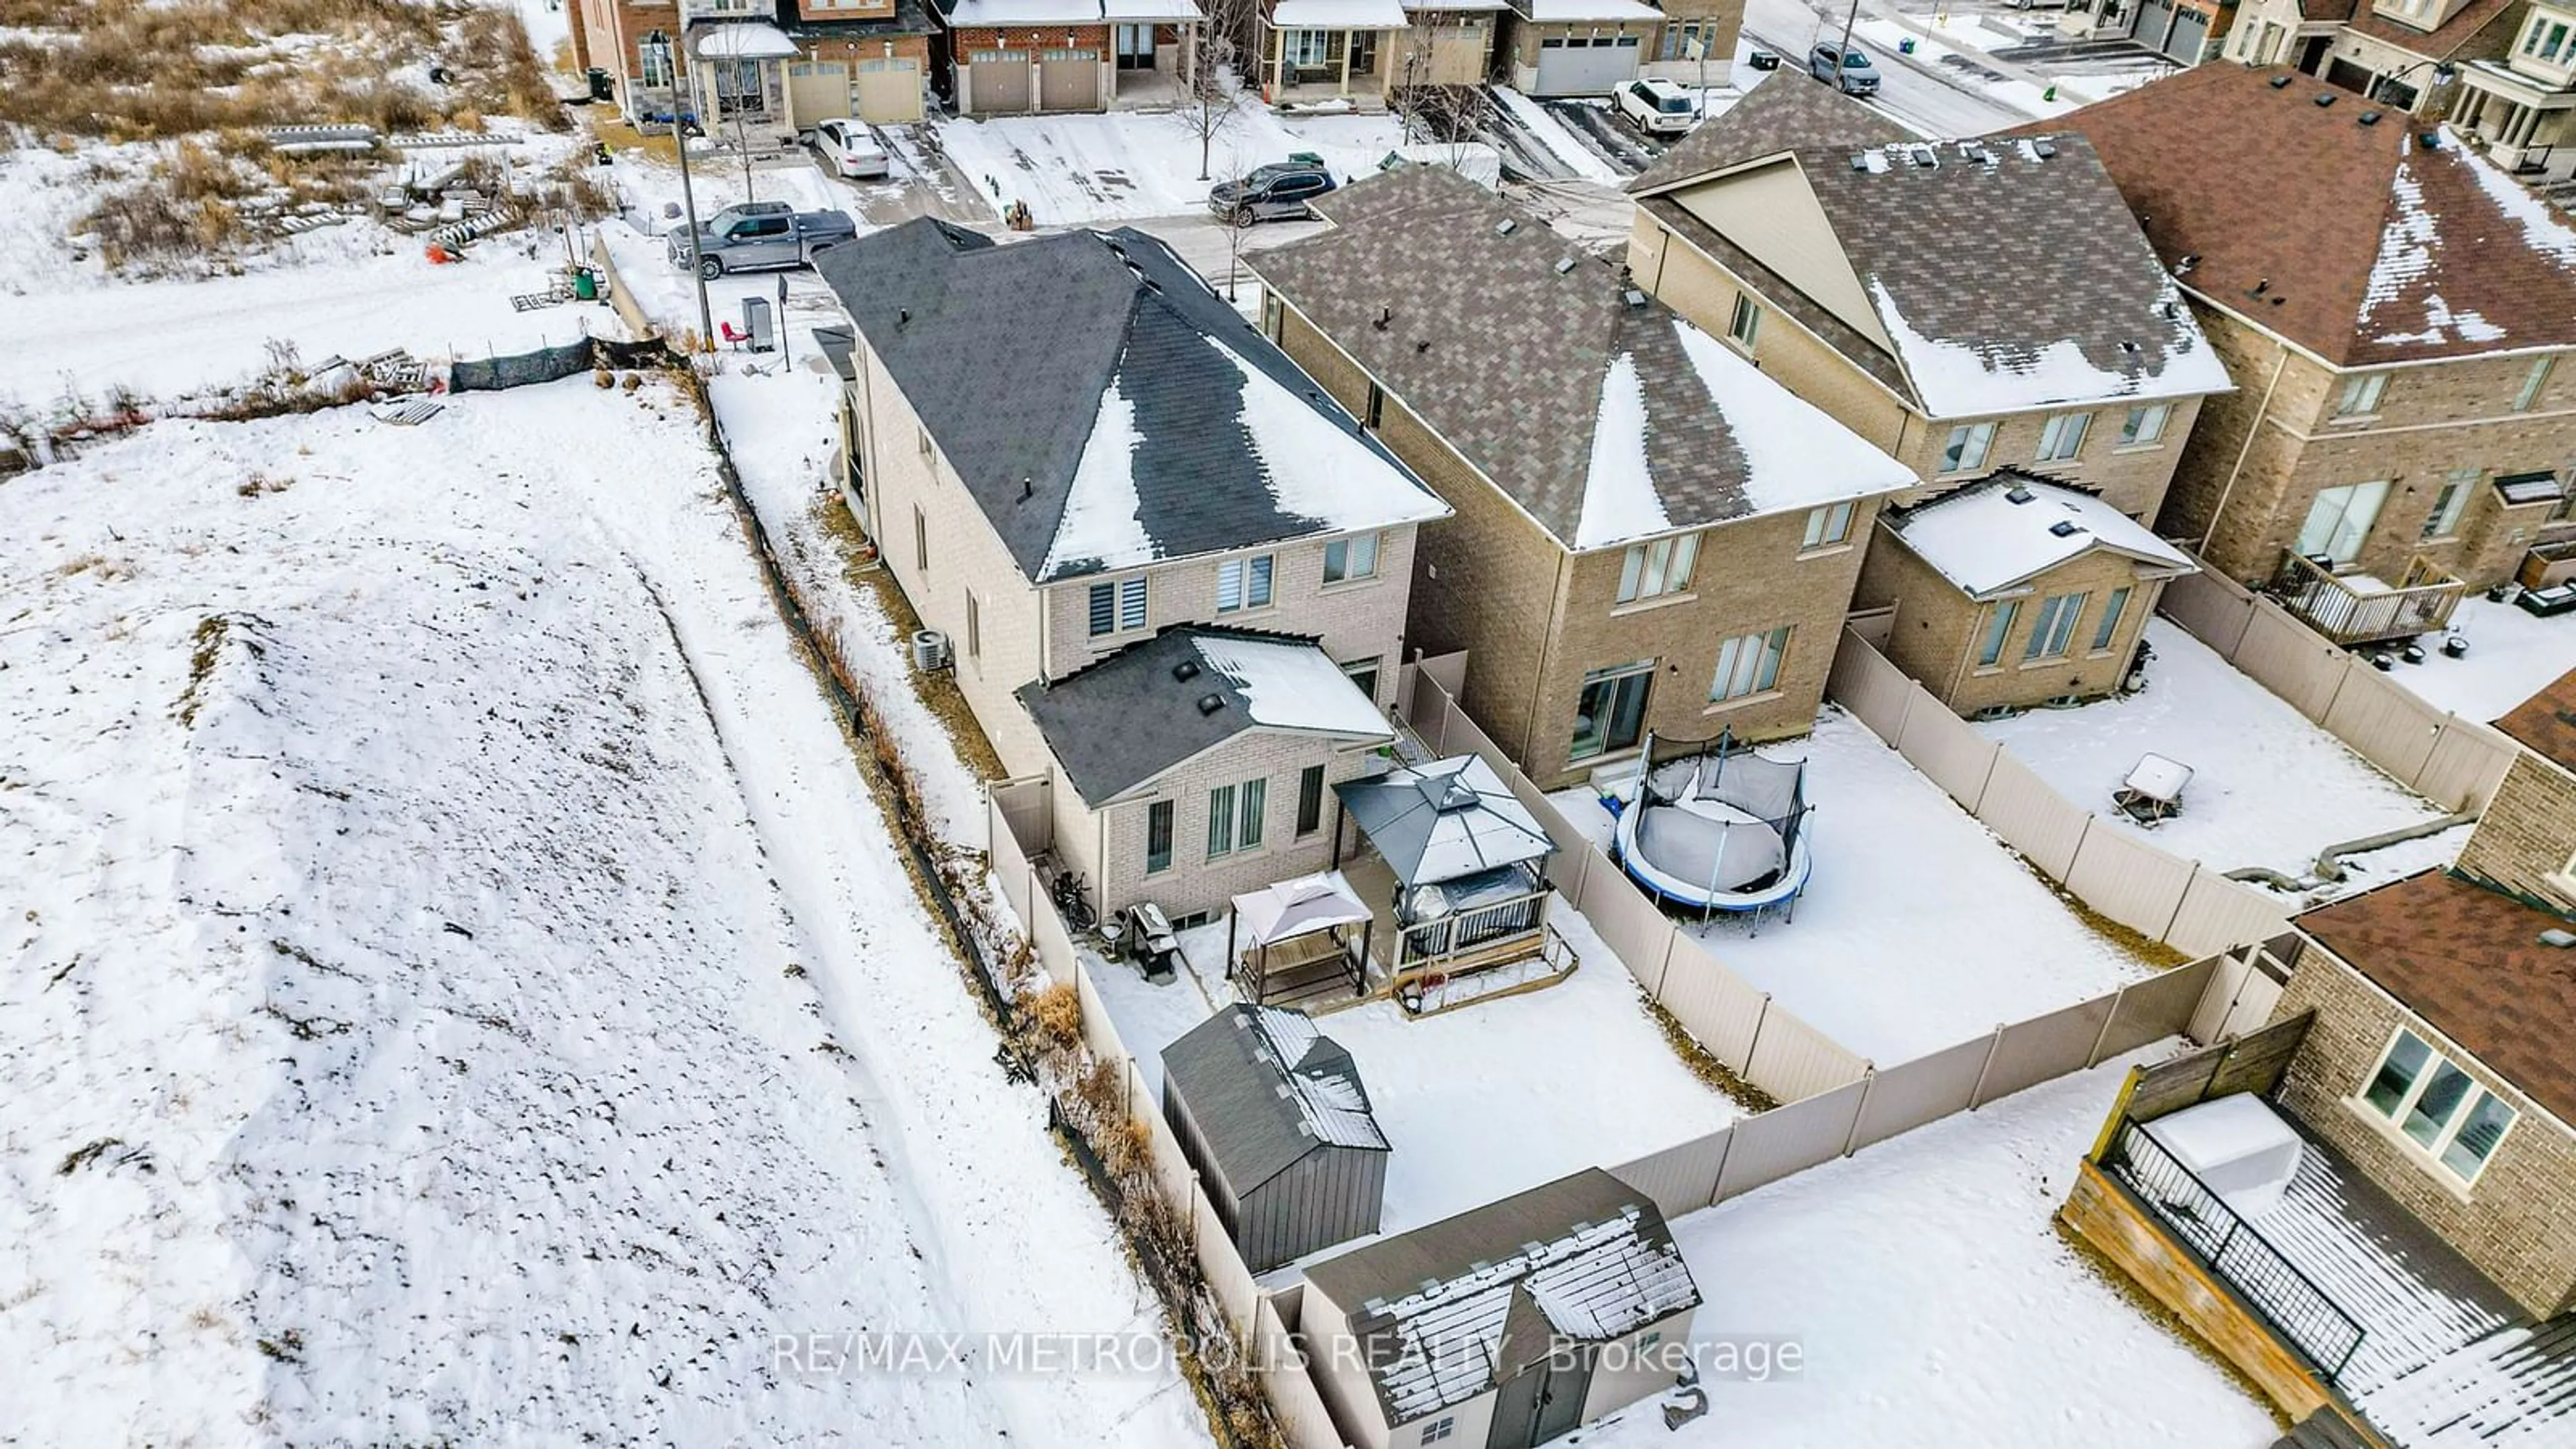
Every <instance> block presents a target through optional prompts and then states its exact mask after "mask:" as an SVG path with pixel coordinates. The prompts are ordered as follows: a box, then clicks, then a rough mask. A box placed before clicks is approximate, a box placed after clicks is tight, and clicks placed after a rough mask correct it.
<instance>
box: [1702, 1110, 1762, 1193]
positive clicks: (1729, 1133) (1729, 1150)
mask: <svg viewBox="0 0 2576 1449" xmlns="http://www.w3.org/2000/svg"><path fill="white" fill-rule="evenodd" d="M1751 1120H1752V1119H1751V1118H1749V1117H1745V1118H1738V1119H1737V1121H1738V1123H1742V1122H1749V1121H1751ZM1734 1155H1735V1128H1734V1127H1733V1126H1729V1127H1728V1128H1727V1129H1726V1141H1725V1142H1723V1143H1721V1144H1720V1145H1719V1146H1718V1149H1717V1171H1716V1172H1715V1173H1713V1174H1711V1175H1710V1177H1709V1179H1708V1205H1709V1206H1710V1207H1715V1206H1717V1205H1718V1204H1719V1203H1721V1202H1724V1201H1725V1199H1724V1198H1721V1197H1719V1196H1718V1195H1717V1190H1718V1189H1719V1188H1720V1187H1723V1186H1725V1184H1726V1160H1727V1159H1728V1158H1730V1157H1733V1156H1734Z"/></svg>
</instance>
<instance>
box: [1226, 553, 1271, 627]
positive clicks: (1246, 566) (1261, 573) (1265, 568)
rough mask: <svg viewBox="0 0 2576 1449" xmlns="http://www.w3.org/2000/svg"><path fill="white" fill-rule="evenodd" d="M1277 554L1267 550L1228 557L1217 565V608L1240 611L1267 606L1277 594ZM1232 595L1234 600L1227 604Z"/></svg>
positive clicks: (1239, 612)
mask: <svg viewBox="0 0 2576 1449" xmlns="http://www.w3.org/2000/svg"><path fill="white" fill-rule="evenodd" d="M1278 586H1279V556H1278V555H1276V554H1268V553H1255V554H1246V555H1245V556H1243V557H1242V558H1230V559H1227V560H1226V561H1225V562H1223V563H1221V564H1218V565H1217V566H1216V611H1217V612H1218V613H1220V614H1243V613H1250V612H1252V611H1254V610H1259V609H1267V608H1269V607H1270V604H1271V601H1272V600H1273V599H1275V598H1277V597H1278ZM1229 597H1231V598H1232V599H1233V600H1234V602H1232V603H1227V602H1226V600H1227V599H1228V598H1229Z"/></svg>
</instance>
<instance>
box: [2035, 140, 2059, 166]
mask: <svg viewBox="0 0 2576 1449" xmlns="http://www.w3.org/2000/svg"><path fill="white" fill-rule="evenodd" d="M2030 149H2031V150H2033V151H2036V152H2038V153H2039V159H2040V160H2042V161H2045V160H2047V159H2049V158H2050V157H2052V156H2054V155H2056V154H2057V143H2056V142H2055V141H2052V140H2050V139H2048V138H2047V137H2046V136H2042V137H2040V138H2039V139H2038V140H2036V141H2033V142H2031V143H2030Z"/></svg>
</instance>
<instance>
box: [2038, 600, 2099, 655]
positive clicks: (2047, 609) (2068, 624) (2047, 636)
mask: <svg viewBox="0 0 2576 1449" xmlns="http://www.w3.org/2000/svg"><path fill="white" fill-rule="evenodd" d="M2092 598H2093V595H2092V594H2091V593H2089V592H2086V593H2073V594H2051V595H2049V596H2048V597H2047V598H2045V599H2042V600H2040V601H2039V617H2038V618H2036V619H2033V620H2032V621H2031V625H2030V642H2029V643H2028V644H2025V645H2023V646H2022V651H2021V662H2022V663H2024V664H2047V663H2051V662H2053V661H2056V660H2059V659H2063V658H2065V657H2066V652H2067V651H2068V650H2070V649H2072V648H2074V647H2075V626H2076V625H2077V624H2078V623H2080V622H2082V620H2083V618H2084V606H2085V605H2086V604H2087V603H2089V602H2091V600H2092Z"/></svg>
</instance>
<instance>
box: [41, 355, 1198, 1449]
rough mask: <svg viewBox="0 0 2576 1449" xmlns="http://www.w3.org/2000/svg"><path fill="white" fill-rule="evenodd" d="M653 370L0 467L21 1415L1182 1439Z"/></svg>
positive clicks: (1119, 1271)
mask: <svg viewBox="0 0 2576 1449" xmlns="http://www.w3.org/2000/svg"><path fill="white" fill-rule="evenodd" d="M697 429H698V424H697V421H696V419H695V417H694V416H693V415H692V414H691V413H690V412H689V411H688V410H687V408H686V406H685V404H683V403H682V402H681V401H680V400H679V399H678V398H677V397H676V395H674V394H672V393H670V392H669V391H668V390H667V389H665V388H663V387H661V386H660V385H658V384H657V385H655V386H652V387H648V388H647V389H645V390H644V391H643V392H642V393H641V394H639V395H635V396H628V395H624V394H619V393H611V392H601V391H597V390H595V389H593V388H592V387H591V386H590V385H589V384H588V383H587V382H576V383H566V384H559V385H557V386H554V387H550V388H539V389H528V390H523V391H520V392H515V393H509V394H503V395H499V396H483V397H475V398H471V399H459V400H454V401H452V402H451V405H450V407H449V409H448V410H447V411H446V412H445V413H443V414H442V415H440V416H439V417H437V418H435V419H433V420H431V421H430V422H429V423H427V424H425V425H423V426H422V427H420V428H418V429H405V428H393V427H386V426H382V425H379V424H377V423H375V422H373V421H371V420H370V419H369V418H368V417H367V415H366V414H365V413H364V412H363V411H361V410H356V409H343V410H338V411H334V412H329V413H322V414H316V415H313V416H311V417H306V418H293V419H281V420H275V421H271V422H265V423H258V424H248V425H214V424H187V423H180V424H163V425H159V426H156V427H154V428H151V429H148V430H146V431H144V432H143V433H140V434H138V435H136V436H134V437H132V438H129V439H127V440H125V441H123V442H120V443H117V444H114V445H112V446H108V447H104V448H101V449H99V450H97V451H95V452H93V453H91V454H90V455H88V456H87V457H85V458H83V459H81V460H79V461H77V462H75V463H72V464H67V465H64V466H61V467H58V468H53V469H48V470H45V471H43V472H39V473H36V474H31V475H28V476H26V477H22V478H19V479H17V480H14V481H11V482H8V483H6V484H0V516H5V517H7V518H8V519H9V520H10V525H11V526H10V527H8V528H7V529H5V530H0V862H5V864H0V883H5V887H6V889H5V890H0V898H5V899H6V900H7V902H8V904H9V906H10V910H9V915H8V932H9V934H8V936H7V937H6V938H5V947H0V953H4V954H0V1023H5V1026H0V1357H5V1359H6V1361H7V1362H9V1363H10V1364H11V1365H12V1369H11V1374H10V1381H11V1389H10V1392H9V1393H8V1394H7V1395H5V1396H0V1441H17V1440H21V1439H23V1440H24V1441H26V1442H30V1443H75V1442H134V1441H143V1440H151V1441H156V1442H180V1441H191V1440H193V1441H199V1442H224V1443H230V1442H241V1441H243V1440H246V1439H247V1440H254V1441H268V1440H285V1441H296V1442H316V1441H347V1440H359V1441H379V1440H388V1439H397V1438H399V1439H404V1440H420V1439H451V1440H455V1441H458V1442H469V1443H487V1442H530V1443H563V1442H572V1441H575V1440H578V1439H584V1438H589V1439H595V1440H599V1441H604V1442H642V1443H691V1444H712V1443H726V1442H743V1443H775V1442H790V1441H793V1442H800V1443H832V1442H839V1443H852V1444H871V1445H873V1444H937V1445H964V1444H978V1445H980V1444H988V1443H993V1442H997V1441H999V1440H1002V1439H1003V1438H1005V1437H1006V1436H1007V1438H1009V1439H1010V1440H1012V1441H1015V1442H1019V1443H1025V1444H1101V1443H1113V1442H1115V1443H1137V1444H1155V1445H1160V1444H1203V1443H1205V1442H1207V1435H1206V1431H1205V1428H1204V1426H1203V1423H1202V1421H1201V1419H1200V1416H1199V1412H1198V1409H1197V1406H1196V1404H1195V1402H1194V1400H1193V1399H1192V1398H1191V1396H1190V1395H1189V1393H1188V1391H1187V1389H1186V1388H1185V1387H1184V1386H1183V1385H1182V1384H1181V1383H1180V1382H1179V1380H1178V1378H1177V1377H1176V1376H1175V1375H1174V1374H1173V1373H1171V1372H1170V1371H1169V1370H1168V1369H1165V1370H1162V1371H1159V1372H1143V1373H1134V1374H1128V1375H1115V1374H1111V1375H1097V1374H1096V1375H1091V1376H1087V1377H1083V1378H1075V1377H1072V1376H1064V1375H1058V1376H1052V1377H1033V1376H1019V1377H1013V1376H1009V1375H1001V1374H991V1373H986V1372H982V1371H976V1372H972V1373H969V1374H958V1375H952V1376H947V1377H938V1378H904V1377H897V1376H894V1375H891V1374H883V1373H879V1374H867V1373H854V1374H849V1375H842V1376H830V1377H820V1378H808V1377H800V1376H798V1375H795V1374H793V1373H782V1372H780V1370H779V1367H778V1365H777V1364H776V1362H775V1358H774V1353H773V1336H774V1335H778V1334H783V1333H803V1332H842V1331H858V1330H870V1331H886V1330H894V1331H903V1330H924V1331H940V1330H966V1331H973V1332H984V1331H1046V1332H1058V1333H1130V1332H1144V1333H1152V1332H1154V1331H1156V1330H1157V1329H1158V1328H1159V1322H1160V1320H1159V1314H1158V1311H1157V1309H1156V1307H1155V1305H1154V1303H1153V1301H1152V1300H1151V1298H1150V1296H1149V1295H1147V1294H1146V1293H1145V1292H1144V1291H1143V1290H1142V1289H1141V1288H1140V1287H1139V1286H1138V1284H1137V1283H1136V1281H1135V1279H1134V1277H1133V1274H1132V1272H1131V1271H1130V1269H1129V1268H1128V1266H1127V1263H1126V1261H1125V1259H1124V1257H1123V1255H1122V1253H1121V1251H1120V1248H1119V1246H1118V1244H1117V1242H1116V1240H1115V1238H1114V1236H1113V1234H1112V1231H1111V1229H1110V1227H1109V1225H1108V1223H1107V1221H1106V1219H1105V1216H1104V1215H1103V1214H1102V1213H1101V1211H1100V1210H1099V1209H1098V1207H1097V1206H1096V1204H1094V1203H1093V1202H1092V1200H1091V1199H1090V1197H1089V1195H1088V1193H1087V1191H1086V1190H1085V1188H1084V1187H1083V1185H1082V1184H1081V1182H1080V1181H1079V1179H1078V1178H1076V1177H1075V1176H1074V1175H1073V1174H1072V1173H1071V1171H1070V1169H1068V1168H1067V1167H1066V1166H1065V1165H1064V1164H1063V1162H1062V1161H1061V1159H1060V1158H1059V1156H1058V1154H1057V1152H1056V1150H1055V1148H1054V1146H1053V1144H1052V1142H1051V1141H1050V1139H1049V1138H1048V1137H1047V1136H1046V1135H1045V1134H1044V1133H1043V1132H1042V1131H1041V1130H1040V1126H1039V1124H1040V1122H1041V1120H1042V1116H1043V1110H1044V1109H1043V1106H1042V1104H1041V1103H1040V1101H1039V1099H1038V1098H1037V1096H1036V1095H1035V1094H1034V1092H1032V1091H1031V1090H1029V1089H1027V1088H1022V1087H1013V1086H1010V1085H1007V1084H1006V1083H1005V1082H1004V1081H1003V1080H1002V1078H1001V1075H1000V1073H999V1071H998V1070H997V1069H996V1068H995V1067H994V1066H993V1065H992V1063H991V1060H990V1058H991V1055H992V1051H993V1046H994V1042H993V1038H992V1035H991V1032H990V1031H989V1029H988V1028H987V1027H986V1026H985V1025H984V1023H983V1022H982V1020H981V1018H980V1017H979V1016H978V1015H977V1014H976V1012H975V1010H974V1009H973V1007H972V1005H971V1004H970V1001H969V998H968V996H967V993H966V988H965V987H964V985H963V984H962V982H961V981H960V980H959V978H958V974H957V973H958V966H957V963H956V961H955V960H954V958H953V957H952V955H951V954H950V953H949V952H948V950H947V949H946V948H945V946H944V945H943V943H942V942H941V941H940V940H939V939H938V938H937V936H936V935H935V934H934V933H933V931H932V929H931V927H930V924H929V922H928V920H927V918H926V916H925V914H924V913H923V911H922V909H921V907H920V906H919V904H918V903H917V901H916V898H915V896H914V894H913V892H912V889H911V886H910V883H909V882H908V880H907V879H906V877H905V876H904V874H903V872H902V870H901V868H900V866H899V865H898V864H897V862H896V859H895V856H894V850H893V846H892V843H891V841H890V840H889V839H888V837H887V835H886V833H885V827H884V825H883V823H882V820H881V818H880V817H879V815H878V813H877V811H876V808H875V805H874V803H873V801H872V800H871V799H870V797H869V796H868V794H867V793H866V790H865V788H864V786H863V784H862V782H861V780H860V778H859V776H858V774H857V771H856V768H855V766H854V764H853V763H852V761H851V759H850V756H849V754H848V750H847V746H846V743H845V741H844V739H843V737H842V735H841V733H840V731H839V729H838V727H837V725H836V723H835V722H834V720H833V718H832V716H831V715H830V713H829V711H828V709H827V707H826V706H825V705H824V703H823V701H822V700H821V698H820V697H819V695H818V693H817V691H816V689H815V686H814V683H813V681H812V679H811V677H810V676H809V675H808V674H807V673H806V671H805V670H804V668H803V666H802V665H801V664H800V663H799V662H798V661H797V659H796V658H795V656H794V655H793V654H792V653H791V652H790V650H789V649H788V647H787V642H786V637H785V634H784V631H783V629H782V627H781V626H780V624H779V623H778V621H777V619H776V617H775V615H774V614H773V612H772V611H771V609H770V606H769V603H768V600H767V599H766V597H765V596H764V594H763V592H762V588H761V584H760V581H759V577H758V574H757V573H756V571H755V569H754V565H753V563H752V561H751V558H750V556H749V554H748V553H747V551H746V549H745V546H744V543H743V540H742V538H741V535H740V532H739V529H738V527H737V525H736V523H735V519H734V515H733V513H732V510H731V509H730V507H729V506H728V505H727V504H726V503H725V502H724V500H723V498H722V495H721V493H720V492H719V491H718V490H717V489H716V487H715V483H714V478H713V469H712V459H711V458H710V457H709V455H707V454H706V453H705V452H704V451H703V449H702V448H701V447H700V446H699V444H698V441H697V438H698V432H697Z"/></svg>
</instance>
